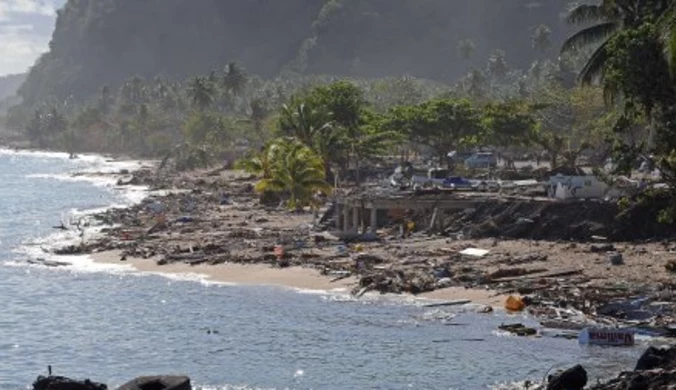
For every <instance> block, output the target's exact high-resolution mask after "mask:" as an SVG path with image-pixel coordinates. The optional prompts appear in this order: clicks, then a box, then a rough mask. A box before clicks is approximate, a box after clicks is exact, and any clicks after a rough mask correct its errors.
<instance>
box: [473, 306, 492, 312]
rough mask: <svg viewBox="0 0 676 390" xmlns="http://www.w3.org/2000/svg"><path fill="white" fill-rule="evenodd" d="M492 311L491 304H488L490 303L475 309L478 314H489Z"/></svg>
mask: <svg viewBox="0 0 676 390" xmlns="http://www.w3.org/2000/svg"><path fill="white" fill-rule="evenodd" d="M492 312H493V306H490V305H486V306H484V307H482V308H480V309H479V310H477V313H479V314H490V313H492Z"/></svg>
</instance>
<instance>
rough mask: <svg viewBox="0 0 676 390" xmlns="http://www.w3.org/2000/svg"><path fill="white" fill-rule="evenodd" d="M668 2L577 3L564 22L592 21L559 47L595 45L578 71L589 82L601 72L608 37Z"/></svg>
mask: <svg viewBox="0 0 676 390" xmlns="http://www.w3.org/2000/svg"><path fill="white" fill-rule="evenodd" d="M671 3H672V1H670V0H653V1H646V0H601V1H600V3H599V4H596V5H590V4H582V5H578V6H577V7H575V8H573V9H572V10H571V11H570V12H569V14H568V17H567V19H568V22H569V23H572V24H576V25H589V24H590V23H591V24H592V25H591V26H589V27H585V28H584V29H582V30H581V31H578V32H577V33H575V34H573V35H572V36H571V37H569V38H568V39H567V40H566V42H564V44H563V47H562V49H561V51H562V52H568V51H573V50H578V49H580V48H583V47H586V46H589V45H598V47H597V49H596V51H594V53H593V54H592V55H591V57H590V58H589V60H588V61H587V63H586V64H585V66H584V67H583V68H582V70H581V71H580V75H579V79H580V81H581V82H582V83H584V84H591V83H592V82H594V81H595V80H600V79H602V78H603V76H604V73H605V66H606V64H607V59H608V55H609V53H608V43H609V41H610V39H611V38H612V37H613V36H614V35H615V34H617V33H618V32H621V31H622V30H625V29H631V28H635V27H638V26H639V25H641V24H642V23H643V22H644V21H646V20H650V19H655V18H658V17H659V16H660V15H663V14H664V13H665V12H667V10H669V9H670V8H672V9H673V4H671Z"/></svg>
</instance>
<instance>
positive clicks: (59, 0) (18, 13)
mask: <svg viewBox="0 0 676 390" xmlns="http://www.w3.org/2000/svg"><path fill="white" fill-rule="evenodd" d="M65 2H66V0H0V76H2V75H6V74H14V73H23V72H26V71H27V70H28V69H29V68H30V67H31V66H32V65H33V64H34V63H35V60H36V59H37V58H38V57H39V56H40V54H42V53H44V52H46V51H47V50H48V44H49V40H50V39H51V37H52V32H53V30H54V22H55V21H56V10H57V9H59V8H60V7H62V6H63V4H64V3H65Z"/></svg>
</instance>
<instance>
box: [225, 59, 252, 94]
mask: <svg viewBox="0 0 676 390" xmlns="http://www.w3.org/2000/svg"><path fill="white" fill-rule="evenodd" d="M248 81H249V79H248V77H247V75H246V73H245V72H244V69H243V68H242V67H241V66H239V65H237V64H236V63H235V62H230V63H228V65H227V66H226V67H225V75H224V76H223V87H224V88H225V90H226V91H228V92H230V93H232V94H233V95H235V96H240V95H241V94H242V92H244V88H246V84H247V83H248Z"/></svg>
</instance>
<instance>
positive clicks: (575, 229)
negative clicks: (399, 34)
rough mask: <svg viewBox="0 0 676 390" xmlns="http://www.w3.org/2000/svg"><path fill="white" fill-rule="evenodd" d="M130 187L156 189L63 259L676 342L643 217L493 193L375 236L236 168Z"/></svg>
mask: <svg viewBox="0 0 676 390" xmlns="http://www.w3.org/2000/svg"><path fill="white" fill-rule="evenodd" d="M121 184H123V185H127V184H142V185H147V186H149V187H150V188H151V189H153V192H151V196H150V197H149V198H148V199H146V200H144V201H143V202H141V203H140V204H138V205H135V206H133V207H130V208H127V209H111V210H108V211H105V212H103V213H101V214H98V215H96V216H94V217H93V221H91V222H92V224H98V225H100V226H101V227H102V232H101V235H100V236H99V237H98V238H96V239H95V240H93V241H83V242H82V243H81V244H80V245H73V246H69V247H66V248H62V249H61V250H59V251H57V252H58V253H60V254H86V253H92V252H99V251H111V250H114V251H118V252H119V253H120V260H121V261H125V260H127V259H130V258H142V259H148V261H155V262H156V263H157V264H159V265H166V264H174V263H182V264H188V265H191V266H201V265H218V264H223V263H238V264H267V265H269V266H270V267H306V268H312V269H316V270H318V271H319V272H320V273H322V274H323V275H326V276H327V277H329V278H331V280H333V281H339V280H343V279H345V278H348V277H351V276H354V277H356V279H357V280H358V283H356V284H355V286H354V288H353V289H352V292H353V294H355V295H357V296H361V295H363V294H365V293H367V292H369V291H375V292H380V293H411V294H420V293H424V292H429V291H433V290H438V289H443V288H447V287H466V288H490V289H491V290H493V291H495V292H496V294H506V295H516V296H520V297H522V303H523V308H522V310H528V312H529V313H530V314H532V315H534V316H536V317H538V318H539V319H541V320H542V323H543V324H547V325H546V326H554V325H555V326H557V327H561V328H570V329H580V328H582V327H584V325H599V326H620V325H626V326H636V327H641V328H642V329H643V331H645V332H650V334H658V335H671V334H672V333H674V332H672V331H671V330H670V329H669V328H668V325H669V324H670V322H671V321H672V319H673V318H675V317H676V305H674V300H675V299H676V297H674V295H673V291H674V288H675V287H676V283H673V282H672V281H671V278H672V276H671V274H670V272H674V271H673V270H675V269H676V265H670V264H676V245H671V244H670V241H666V240H665V241H663V242H658V241H656V238H657V237H668V236H670V235H671V234H672V233H673V232H674V231H676V230H674V228H672V227H668V228H665V226H663V225H660V224H657V223H656V222H654V221H653V220H650V218H646V217H645V215H640V218H639V214H640V213H639V212H638V211H635V212H633V213H632V212H629V213H628V214H627V215H626V216H625V219H619V220H618V219H616V218H615V214H616V213H617V211H618V210H617V208H616V206H614V205H611V204H607V203H601V202H596V201H574V202H554V201H539V200H533V199H528V198H523V197H520V198H519V197H500V196H499V195H497V196H496V195H495V194H486V195H481V196H484V197H488V198H487V200H485V202H482V203H480V204H479V205H478V206H477V207H475V208H472V209H465V210H457V211H452V212H447V213H437V216H436V218H433V219H437V220H438V223H439V226H442V228H440V230H436V231H429V229H428V227H429V226H430V215H431V214H430V213H424V212H416V213H413V214H410V216H411V218H412V219H413V221H414V222H415V223H414V225H415V226H418V227H419V228H417V230H416V229H414V230H413V231H412V232H410V234H408V235H407V237H406V238H403V237H402V236H401V234H400V231H399V229H400V226H401V220H400V218H401V215H406V213H403V214H402V213H397V212H394V211H396V210H393V211H392V213H388V216H385V215H382V217H383V218H384V219H387V220H384V221H383V223H382V224H381V225H382V228H379V229H378V230H377V231H375V232H369V233H368V234H364V235H359V234H354V235H349V236H342V235H341V234H338V233H337V232H334V231H333V230H332V229H333V228H332V223H333V221H334V214H333V213H334V209H333V206H332V205H329V207H328V208H327V209H326V210H325V212H324V214H323V215H321V216H320V218H316V219H315V223H314V224H313V223H312V219H313V217H312V214H311V213H297V212H290V211H287V210H283V209H281V208H280V207H278V204H279V202H278V201H277V203H276V204H274V205H272V206H270V205H268V204H267V203H265V202H261V199H258V198H257V197H256V196H255V195H254V194H253V192H252V188H253V181H252V178H251V177H248V176H243V175H241V174H238V173H236V172H234V171H227V170H219V171H218V172H210V173H208V174H201V173H200V174H195V173H193V174H189V175H188V174H185V175H177V174H173V175H170V174H162V175H158V174H157V173H156V172H154V171H151V170H142V171H138V172H134V173H133V174H132V175H131V177H130V178H128V179H125V180H124V181H123V182H122V183H121ZM442 192H443V191H439V190H435V191H432V190H427V191H418V192H417V195H416V193H414V194H411V195H410V197H411V199H412V200H411V201H415V200H416V199H417V198H416V197H424V199H427V200H428V201H429V200H430V199H437V198H435V197H440V196H447V195H445V194H444V193H442ZM337 196H342V195H341V194H337ZM430 197H431V198H430ZM491 197H493V198H491ZM400 211H401V210H400ZM389 214H391V215H389ZM400 214H401V215H400ZM380 217H381V216H379V218H380ZM472 237H487V238H483V239H482V238H472ZM648 237H650V238H652V239H653V242H642V243H641V245H640V246H639V247H636V246H633V245H629V244H624V243H623V242H622V241H621V240H638V239H643V238H648ZM571 240H574V241H573V242H571ZM583 243H589V244H583ZM656 261H659V266H657V265H656V266H655V267H653V263H655V262H656ZM664 264H666V266H665V265H664ZM628 302H632V303H628ZM615 304H617V305H619V306H613V305H615Z"/></svg>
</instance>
